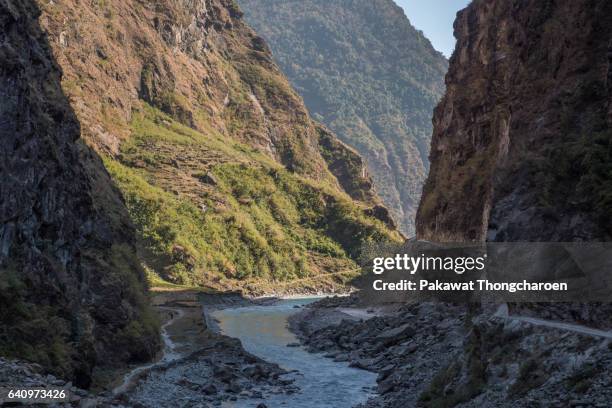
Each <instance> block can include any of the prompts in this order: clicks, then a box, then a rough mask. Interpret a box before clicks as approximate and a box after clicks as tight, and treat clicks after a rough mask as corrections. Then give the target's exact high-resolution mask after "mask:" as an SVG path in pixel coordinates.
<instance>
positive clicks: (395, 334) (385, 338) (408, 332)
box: [376, 323, 416, 346]
mask: <svg viewBox="0 0 612 408" xmlns="http://www.w3.org/2000/svg"><path fill="white" fill-rule="evenodd" d="M415 334H416V330H415V329H414V327H413V325H412V324H411V323H406V324H403V325H401V326H399V327H396V328H393V329H389V330H386V331H384V332H383V333H381V334H379V335H378V336H376V339H378V340H382V342H383V343H384V344H385V345H386V346H389V345H391V344H396V343H398V342H400V341H401V340H404V339H406V338H407V337H412V336H414V335H415Z"/></svg>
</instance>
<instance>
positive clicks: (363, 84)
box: [239, 0, 447, 235]
mask: <svg viewBox="0 0 612 408" xmlns="http://www.w3.org/2000/svg"><path fill="white" fill-rule="evenodd" d="M239 3H240V5H241V6H242V7H243V9H244V11H245V19H246V20H247V21H248V22H249V23H250V24H252V25H253V27H254V28H255V29H256V30H257V32H258V33H260V34H261V35H262V36H263V37H264V38H265V39H266V40H267V41H268V42H269V43H270V47H271V48H272V51H273V55H274V58H275V59H276V60H277V61H278V63H279V64H280V66H281V68H282V69H283V72H285V74H286V75H287V76H288V77H289V79H290V81H291V83H292V84H293V85H294V86H295V87H296V89H297V91H298V92H299V93H300V94H301V95H302V96H303V97H304V100H305V103H306V106H307V107H308V109H309V110H310V112H311V113H312V114H313V115H314V117H315V118H317V119H318V120H321V121H322V122H323V123H325V124H326V125H327V126H329V127H330V128H331V129H332V130H333V131H334V132H335V133H336V134H337V135H338V136H339V137H340V138H341V139H342V140H343V141H344V142H346V143H347V144H349V145H350V146H353V147H354V148H355V149H357V150H358V151H359V153H361V154H362V155H363V156H364V158H365V159H366V161H367V163H368V167H369V168H370V170H371V172H372V177H373V179H374V182H375V186H376V189H377V191H378V193H379V194H380V196H381V198H382V199H383V201H384V203H385V204H386V205H387V206H388V207H389V208H390V209H391V212H392V214H393V216H394V218H395V219H396V220H397V222H398V224H399V225H400V227H401V229H402V231H403V232H404V233H406V234H409V235H413V234H414V218H415V213H416V209H417V206H418V202H419V197H420V193H421V189H422V185H423V182H424V180H425V177H426V175H427V170H428V166H429V164H428V160H427V155H428V154H429V145H430V138H431V131H432V129H431V114H432V111H433V108H434V107H435V104H436V103H437V102H438V100H439V99H440V97H441V96H442V93H443V91H444V83H443V77H444V73H445V72H446V68H447V61H446V60H445V58H444V57H443V56H442V55H441V54H440V53H438V52H437V51H435V50H434V49H433V47H432V46H431V44H430V43H429V41H428V40H427V39H426V38H425V37H424V36H423V34H422V33H420V32H419V31H417V30H416V29H415V28H414V27H413V26H412V25H411V24H410V22H409V21H408V18H406V15H405V14H404V12H403V10H402V9H401V8H400V7H398V6H397V5H396V4H395V3H394V2H393V1H392V0H374V1H372V0H331V1H330V0H306V1H298V0H290V1H287V0H240V1H239Z"/></svg>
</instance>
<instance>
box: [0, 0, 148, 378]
mask: <svg viewBox="0 0 612 408" xmlns="http://www.w3.org/2000/svg"><path fill="white" fill-rule="evenodd" d="M39 16H40V11H39V9H38V7H37V5H36V4H35V2H34V1H29V0H25V1H18V2H16V1H10V0H1V1H0V33H1V34H0V137H1V139H2V143H0V156H1V157H2V160H1V161H0V172H1V177H0V178H1V181H0V242H1V245H0V281H1V283H0V354H2V355H4V356H16V357H19V358H22V359H27V360H30V361H34V362H38V363H40V364H42V365H43V366H44V367H45V369H47V370H51V371H53V372H55V373H57V374H60V375H62V376H63V377H64V378H67V379H72V380H74V381H75V383H76V384H77V385H79V386H88V385H89V384H90V383H91V381H92V378H93V377H94V376H95V374H96V373H95V372H94V367H105V368H112V367H115V366H118V365H122V364H125V363H126V362H128V361H138V360H145V359H148V358H151V357H152V356H153V355H154V354H155V352H156V350H157V346H158V343H159V338H158V333H157V323H156V320H155V319H153V318H152V317H151V316H150V311H149V309H148V306H147V301H146V299H145V298H144V293H143V291H144V288H145V284H144V283H143V280H144V279H143V274H142V270H141V269H140V266H139V265H138V263H137V262H136V261H135V256H134V254H135V250H134V241H133V236H132V234H133V228H132V227H131V223H130V221H129V217H128V215H127V211H125V208H124V207H123V203H122V202H121V200H120V198H119V197H120V195H119V193H118V191H117V190H116V189H115V188H114V187H113V184H112V182H111V180H110V178H109V176H108V174H107V173H106V172H105V170H104V168H103V166H102V162H101V160H100V159H99V157H97V155H96V154H95V153H93V152H92V151H91V150H89V149H88V148H86V147H85V146H84V145H82V143H81V142H80V141H78V139H79V135H80V128H79V122H78V120H77V118H76V116H75V114H74V112H73V110H72V108H71V106H70V104H69V101H68V98H67V97H66V96H65V95H64V93H63V91H62V88H61V86H60V81H61V70H60V68H59V66H58V65H57V64H56V62H55V60H54V57H53V55H52V53H51V50H50V47H49V45H48V42H47V36H46V34H45V33H44V32H43V31H42V30H41V28H40V26H39V22H38V18H39Z"/></svg>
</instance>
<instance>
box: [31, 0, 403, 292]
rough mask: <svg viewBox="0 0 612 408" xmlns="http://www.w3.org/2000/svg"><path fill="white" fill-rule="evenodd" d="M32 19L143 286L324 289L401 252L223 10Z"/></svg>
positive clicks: (165, 9) (356, 169) (234, 16)
mask: <svg viewBox="0 0 612 408" xmlns="http://www.w3.org/2000/svg"><path fill="white" fill-rule="evenodd" d="M40 5H41V8H42V10H43V14H42V16H41V24H42V25H43V27H44V29H45V30H46V32H47V33H48V34H49V37H50V39H51V43H52V45H53V49H54V53H55V55H56V58H57V60H58V61H59V63H60V65H61V66H62V69H63V71H64V80H63V82H62V85H63V88H64V90H65V91H66V93H67V94H68V95H69V97H70V100H71V103H72V106H73V107H74V109H75V112H76V114H77V116H78V118H79V120H80V121H81V124H82V133H83V137H84V139H85V140H86V141H87V142H88V143H89V144H90V145H91V146H93V147H94V148H95V149H96V150H97V151H98V152H100V154H101V155H102V156H103V158H104V163H105V165H106V167H107V169H108V170H109V172H110V173H111V175H112V177H113V178H114V180H115V181H116V182H117V184H118V186H119V187H120V189H121V190H122V192H123V195H124V197H125V200H126V203H127V207H128V210H129V212H130V215H131V217H132V219H133V221H134V222H135V224H136V226H137V229H138V232H139V236H140V238H141V239H140V247H141V248H140V249H141V251H140V254H141V256H142V259H143V261H145V264H146V266H147V267H148V268H150V270H151V271H152V272H155V273H157V274H158V275H159V276H161V277H162V278H163V279H165V280H168V281H171V282H173V283H179V284H189V285H203V286H212V287H215V288H219V289H239V288H246V290H247V291H251V292H257V293H261V292H263V291H270V290H275V289H277V287H274V286H269V284H271V283H272V282H288V281H291V280H295V279H299V280H300V281H299V282H300V283H299V285H301V286H315V287H319V288H323V287H325V285H328V284H333V282H334V279H336V278H338V277H341V276H343V278H342V279H345V278H347V277H348V276H350V274H351V273H354V269H355V264H354V262H353V261H352V260H351V259H350V257H351V256H354V255H356V254H357V253H358V251H359V246H360V245H361V244H362V243H364V242H366V241H369V240H388V239H391V240H397V239H400V237H399V234H398V233H397V232H395V231H394V230H393V225H392V221H391V220H390V218H389V217H388V214H387V212H386V210H385V209H384V207H382V206H381V205H380V204H379V200H378V198H377V197H376V196H375V194H374V193H373V192H372V190H371V181H370V179H369V177H368V175H367V172H366V170H365V167H364V164H363V163H362V160H361V158H360V157H359V156H358V155H357V154H356V153H355V152H354V151H353V150H352V149H350V148H348V147H346V146H345V145H344V144H342V143H341V142H339V141H338V140H337V139H336V138H335V136H334V135H333V134H331V133H330V132H329V131H328V130H326V129H325V128H324V127H322V126H321V125H319V124H317V123H315V122H313V121H312V120H311V119H310V117H309V116H308V113H307V111H306V109H305V107H304V105H303V103H302V100H301V99H300V98H299V97H298V96H297V95H296V93H295V92H294V91H293V90H292V89H291V87H290V86H289V84H288V82H287V81H286V79H285V78H284V77H283V75H282V74H281V73H280V71H279V70H278V68H277V67H276V65H275V64H274V62H273V61H272V58H271V55H270V52H269V50H268V47H267V46H266V44H265V42H264V41H263V40H262V39H261V38H260V37H258V36H257V35H255V34H254V32H253V31H252V30H251V29H250V28H248V27H247V26H246V25H245V24H244V23H243V22H242V13H241V11H240V10H239V9H238V7H237V6H236V5H235V3H234V2H232V1H230V0H182V1H178V2H170V1H161V0H159V1H138V0H131V1H118V0H113V1H86V2H72V1H67V2H61V3H58V2H55V3H47V2H42V1H41V2H40ZM376 217H378V219H377V218H376ZM336 272H338V274H337V276H336V275H334V274H335V273H336ZM319 275H325V276H331V277H330V278H323V277H321V278H319V279H315V277H317V276H319ZM276 286H278V289H279V290H280V289H282V287H283V286H279V285H276Z"/></svg>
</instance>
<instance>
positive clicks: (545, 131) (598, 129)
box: [417, 0, 612, 242]
mask: <svg viewBox="0 0 612 408" xmlns="http://www.w3.org/2000/svg"><path fill="white" fill-rule="evenodd" d="M611 16H612V4H611V3H610V2H608V1H604V0H601V1H552V0H551V1H549V0H546V1H537V0H529V1H518V0H516V1H490V0H476V1H474V2H472V4H471V5H470V6H469V7H467V8H466V9H465V10H463V11H461V12H460V13H459V14H458V17H457V20H456V22H455V36H456V37H457V40H458V42H457V48H456V50H455V53H454V54H453V57H452V58H451V61H450V69H449V72H448V75H447V77H446V84H447V92H446V96H445V97H444V99H443V100H442V102H441V103H440V104H439V106H438V107H437V109H436V111H435V115H434V136H433V142H432V148H431V155H430V160H431V172H430V175H429V178H428V180H427V183H426V185H425V188H424V191H423V198H422V200H421V204H420V207H419V212H418V216H417V233H418V236H419V237H420V238H423V239H427V240H436V241H459V242H460V241H478V240H485V239H487V240H491V241H512V240H515V241H518V240H538V241H546V240H550V241H574V240H597V239H605V238H606V237H609V236H610V231H611V225H612V224H611V219H610V214H612V211H611V209H612V208H611V207H610V203H611V201H610V194H611V190H610V180H611V177H610V174H611V173H610V170H611V167H610V166H611V165H610V144H611V141H612V131H611V128H610V125H611V124H612V122H611V119H612V116H611V114H610V112H611V106H612V104H611V102H612V96H611V95H612V91H611V90H612V82H611V79H612V76H611V75H612V74H611V73H612V63H611V57H610V55H611V51H610V50H611V48H610V47H611V44H612V17H611Z"/></svg>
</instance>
